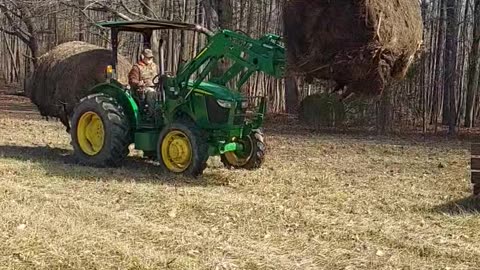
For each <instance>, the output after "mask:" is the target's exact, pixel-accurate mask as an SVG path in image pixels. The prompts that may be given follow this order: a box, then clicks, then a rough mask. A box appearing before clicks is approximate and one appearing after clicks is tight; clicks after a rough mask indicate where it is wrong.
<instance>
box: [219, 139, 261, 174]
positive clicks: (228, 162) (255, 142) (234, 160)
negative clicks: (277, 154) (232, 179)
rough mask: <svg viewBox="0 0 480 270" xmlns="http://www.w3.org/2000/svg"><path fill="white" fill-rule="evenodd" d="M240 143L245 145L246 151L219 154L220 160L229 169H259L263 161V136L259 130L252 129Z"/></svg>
mask: <svg viewBox="0 0 480 270" xmlns="http://www.w3.org/2000/svg"><path fill="white" fill-rule="evenodd" d="M241 143H243V144H244V145H245V149H246V150H247V151H246V153H243V154H239V153H235V152H230V153H225V154H223V155H221V161H222V163H223V165H225V167H227V168H229V169H246V170H251V171H253V170H257V169H260V168H261V167H262V165H263V163H264V162H265V150H266V144H265V137H264V135H263V133H262V132H261V131H260V130H255V131H253V132H252V133H251V134H250V135H248V136H247V138H246V139H244V140H242V141H241Z"/></svg>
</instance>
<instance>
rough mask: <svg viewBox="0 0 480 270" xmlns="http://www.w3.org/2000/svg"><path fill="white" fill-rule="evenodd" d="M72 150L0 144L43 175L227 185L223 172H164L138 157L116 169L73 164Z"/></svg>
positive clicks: (0, 152)
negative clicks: (195, 176)
mask: <svg viewBox="0 0 480 270" xmlns="http://www.w3.org/2000/svg"><path fill="white" fill-rule="evenodd" d="M72 154H73V152H72V151H71V150H67V149H61V148H51V147H48V146H38V147H34V146H17V145H0V158H7V159H14V160H18V161H25V162H27V161H29V162H33V163H35V164H39V165H40V166H41V167H43V168H44V169H45V175H46V176H59V177H61V178H63V179H71V180H80V181H116V182H129V183H131V182H135V183H159V184H166V185H172V186H228V183H229V180H228V178H227V177H226V176H224V175H223V174H218V173H214V172H210V170H208V169H207V171H206V172H205V173H204V175H203V176H202V177H199V178H198V179H193V178H188V177H184V176H178V175H173V174H170V173H168V172H164V171H163V170H162V169H161V168H160V167H159V165H158V164H156V163H155V162H153V161H149V160H146V159H143V158H140V157H128V158H127V160H126V161H125V162H124V163H123V165H122V166H121V167H118V168H95V167H88V166H82V165H79V164H77V163H76V161H75V159H74V157H73V155H72Z"/></svg>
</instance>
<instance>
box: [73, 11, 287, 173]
mask: <svg viewBox="0 0 480 270" xmlns="http://www.w3.org/2000/svg"><path fill="white" fill-rule="evenodd" d="M99 25H100V26H102V27H107V28H110V30H111V43H112V44H111V45H112V51H113V57H112V63H111V66H109V67H107V68H106V80H105V82H104V83H101V84H99V85H96V86H95V87H94V88H93V89H91V94H90V95H89V96H87V97H85V98H83V99H82V100H81V101H80V102H79V104H78V105H77V107H76V108H75V111H74V115H73V118H72V131H71V136H72V144H73V147H74V151H75V156H76V158H77V159H78V160H79V162H81V163H83V164H85V165H89V166H98V167H107V166H117V165H119V164H121V162H122V161H123V160H124V159H125V158H126V157H127V155H128V153H129V145H131V144H134V145H135V148H136V149H138V150H142V151H143V152H144V154H145V156H147V157H151V158H155V159H158V161H159V163H160V165H161V167H163V168H164V169H165V170H167V171H170V172H173V173H176V174H185V175H188V176H194V177H196V176H198V175H200V174H202V172H203V171H204V170H205V168H206V164H207V160H208V158H209V157H210V156H221V160H222V162H223V163H224V164H225V166H227V167H229V168H234V169H248V170H254V169H258V168H260V167H261V166H262V163H263V161H264V158H265V141H264V137H263V134H262V132H261V127H262V124H263V120H264V117H265V113H266V106H267V102H266V99H265V97H247V96H245V95H244V94H242V91H241V88H242V86H243V85H244V84H245V83H246V82H247V81H248V79H249V78H250V77H251V76H252V75H253V74H254V73H255V72H264V73H266V74H269V75H271V76H274V77H278V78H280V77H282V76H283V73H284V66H285V49H284V47H283V46H282V43H281V39H280V37H279V36H276V35H270V34H269V35H265V36H263V37H261V38H259V39H253V38H251V37H249V36H247V35H245V34H243V33H240V32H236V31H230V30H220V31H218V32H216V33H212V32H210V31H209V30H207V29H205V28H202V27H200V26H198V25H194V24H187V23H180V22H173V21H163V20H146V21H123V22H118V21H115V22H103V23H99ZM167 29H170V30H180V31H197V32H200V33H203V34H205V35H206V36H207V40H208V43H207V45H206V47H205V48H204V49H203V50H201V52H200V53H199V54H198V55H197V56H196V57H195V58H194V59H192V60H191V61H189V62H187V63H186V64H184V65H182V66H181V67H179V69H178V71H177V73H176V74H175V75H172V74H169V73H168V72H166V71H165V70H164V68H163V66H164V59H163V50H162V49H161V48H159V49H160V52H161V53H160V56H159V61H160V62H161V63H160V67H161V68H160V74H158V76H157V77H156V78H155V79H154V83H155V89H156V93H157V99H156V105H155V106H154V108H146V107H148V106H147V105H146V102H145V100H144V99H143V98H142V97H141V96H139V95H138V94H136V93H134V92H133V91H131V90H130V89H129V87H128V86H126V85H122V84H121V83H119V82H118V81H117V80H116V66H117V51H118V36H119V33H120V32H122V31H126V32H137V33H141V34H142V35H143V37H144V38H143V40H144V42H145V44H144V46H145V47H147V48H149V47H150V48H151V46H150V44H149V41H150V40H151V36H152V34H153V32H154V31H156V30H167ZM224 60H226V61H227V62H228V63H230V65H229V67H228V68H226V71H224V72H219V70H221V69H218V64H219V63H220V61H224ZM152 112H153V113H152Z"/></svg>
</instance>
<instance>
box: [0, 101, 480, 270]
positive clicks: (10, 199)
mask: <svg viewBox="0 0 480 270" xmlns="http://www.w3.org/2000/svg"><path fill="white" fill-rule="evenodd" d="M13 99H14V100H13V101H12V100H11V98H10V97H9V98H5V97H2V100H3V101H7V103H5V102H3V103H2V105H1V106H0V111H1V112H0V269H476V268H478V266H479V265H480V256H479V255H480V244H479V243H480V234H479V232H478V230H479V228H480V218H479V215H477V214H476V210H477V209H480V207H479V205H480V204H479V203H478V202H475V201H473V200H470V199H464V198H466V197H468V196H469V194H470V186H469V181H468V168H469V167H468V150H467V145H466V144H463V143H456V142H450V143H447V142H438V141H437V142H428V143H419V142H414V141H412V140H393V139H382V138H368V137H361V136H347V135H334V134H331V135H310V134H308V133H307V132H305V130H302V129H300V128H298V129H296V128H295V129H293V128H292V127H290V131H289V132H286V129H285V128H269V129H267V134H268V142H269V146H270V149H269V154H268V161H267V162H266V165H265V167H264V168H263V169H261V170H259V171H256V172H246V171H228V170H225V169H223V168H221V166H220V164H219V162H218V160H212V161H210V166H209V168H208V169H207V172H206V175H205V176H204V177H203V179H201V181H199V182H192V181H189V180H187V179H184V178H181V177H171V176H166V175H164V174H162V173H161V172H160V171H159V170H158V169H157V168H156V167H155V165H154V164H149V163H147V162H143V161H140V160H139V159H138V158H135V157H132V158H131V159H130V162H129V164H128V165H126V166H125V167H124V168H120V169H104V170H99V169H92V168H88V167H81V166H77V165H75V164H72V163H71V158H70V157H69V155H70V151H71V147H70V145H69V138H68V136H67V134H66V133H65V131H64V129H63V127H62V126H61V124H60V123H57V122H46V121H43V120H40V118H39V117H38V116H36V115H35V114H27V115H25V114H22V113H20V112H18V111H15V110H14V109H15V108H16V106H10V105H11V104H19V102H22V100H21V99H20V98H17V97H14V98H13ZM8 104H10V105H8ZM22 108H23V107H22ZM23 109H25V108H23ZM7 111H9V112H7ZM294 132H295V133H296V134H294Z"/></svg>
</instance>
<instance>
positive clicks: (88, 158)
mask: <svg viewBox="0 0 480 270" xmlns="http://www.w3.org/2000/svg"><path fill="white" fill-rule="evenodd" d="M92 134H93V135H92ZM71 137H72V146H73V149H74V157H75V159H76V160H77V161H78V162H79V163H80V164H83V165H87V166H94V167H117V166H119V165H120V164H121V163H122V162H123V161H124V159H125V158H126V157H127V156H128V154H129V149H128V146H129V144H130V142H131V133H130V123H129V121H128V118H127V116H126V115H125V113H124V111H123V108H122V107H121V106H120V105H119V104H118V103H117V102H116V101H115V100H114V99H113V98H111V97H109V96H107V95H105V94H94V95H90V96H87V97H86V98H84V99H82V100H81V101H80V103H79V104H78V105H77V107H76V108H75V110H74V114H73V118H72V130H71Z"/></svg>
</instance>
